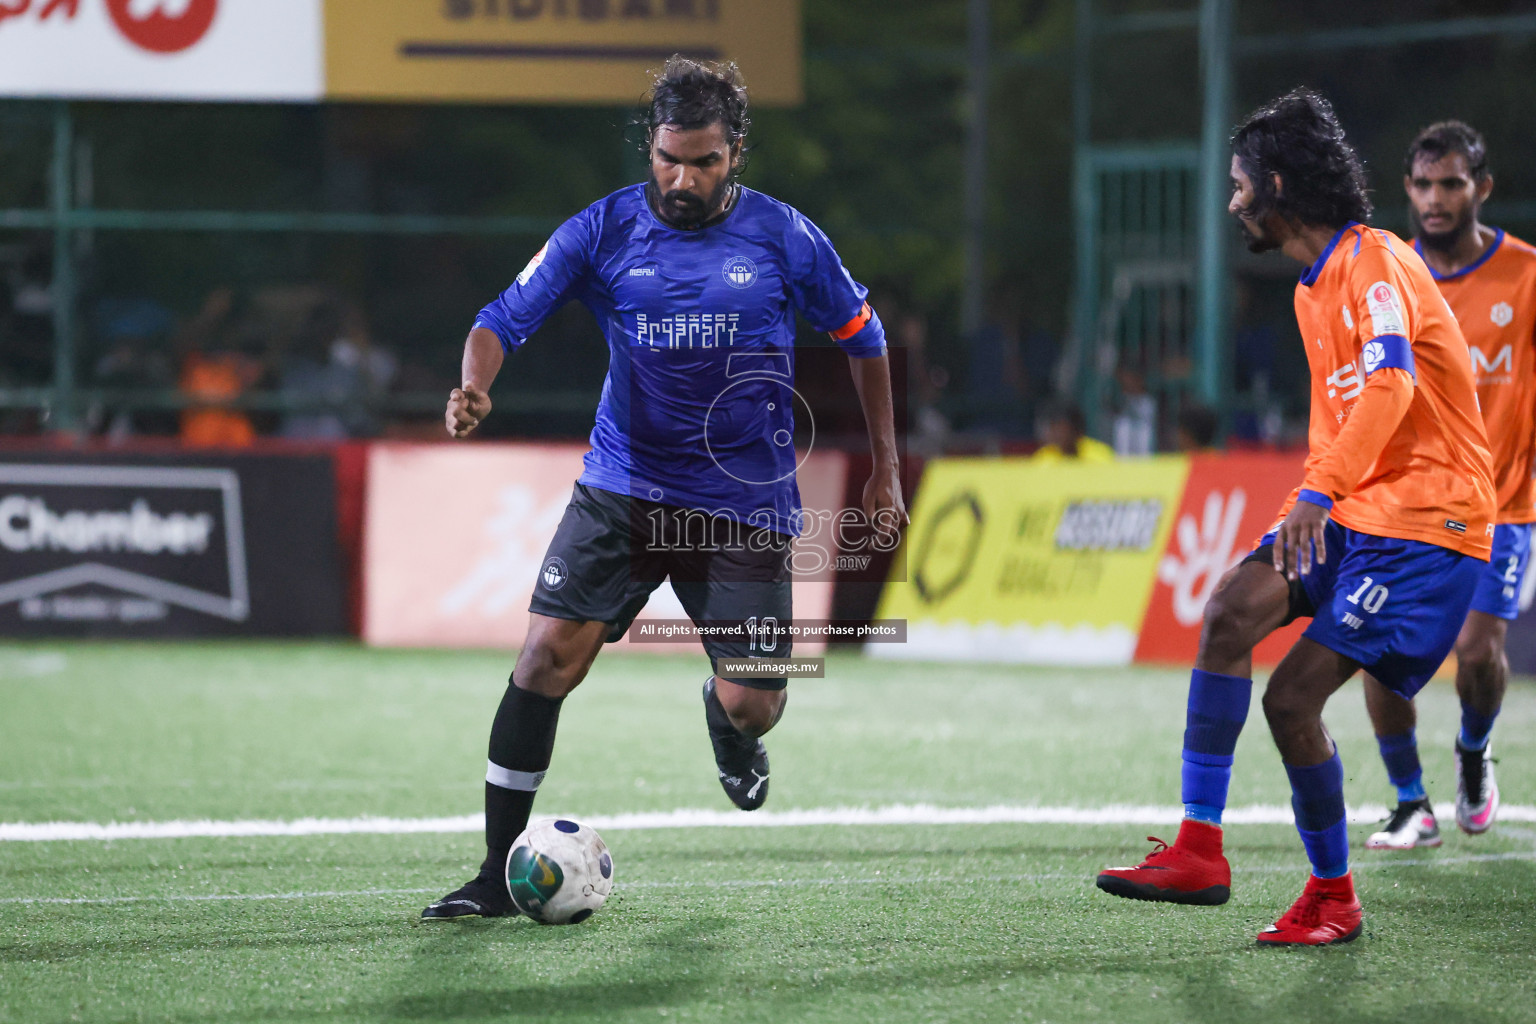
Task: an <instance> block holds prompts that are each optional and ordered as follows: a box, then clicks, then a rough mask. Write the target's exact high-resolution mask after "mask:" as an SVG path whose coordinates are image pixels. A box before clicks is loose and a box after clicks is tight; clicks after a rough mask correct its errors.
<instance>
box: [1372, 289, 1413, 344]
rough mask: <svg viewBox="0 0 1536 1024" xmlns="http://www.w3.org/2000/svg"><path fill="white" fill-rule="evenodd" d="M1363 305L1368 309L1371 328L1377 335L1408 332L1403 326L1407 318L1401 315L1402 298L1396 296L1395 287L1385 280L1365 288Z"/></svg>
mask: <svg viewBox="0 0 1536 1024" xmlns="http://www.w3.org/2000/svg"><path fill="white" fill-rule="evenodd" d="M1365 305H1366V308H1367V309H1368V310H1370V313H1371V329H1372V332H1373V333H1374V334H1375V335H1376V336H1377V337H1380V336H1381V335H1383V334H1401V335H1406V334H1407V333H1408V331H1407V328H1406V327H1404V324H1405V323H1406V322H1407V318H1406V317H1404V316H1403V303H1402V300H1401V299H1399V298H1398V295H1397V289H1396V288H1393V287H1392V286H1391V285H1389V284H1387V282H1385V281H1377V282H1376V283H1375V284H1373V285H1371V287H1370V288H1368V289H1367V290H1366V293H1365Z"/></svg>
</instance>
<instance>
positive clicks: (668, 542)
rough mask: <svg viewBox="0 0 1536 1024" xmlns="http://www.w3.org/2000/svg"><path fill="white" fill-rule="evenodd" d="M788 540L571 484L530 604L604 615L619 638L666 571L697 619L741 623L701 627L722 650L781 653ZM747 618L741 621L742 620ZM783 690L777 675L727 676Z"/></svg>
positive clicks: (581, 617) (567, 614)
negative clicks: (724, 629)
mask: <svg viewBox="0 0 1536 1024" xmlns="http://www.w3.org/2000/svg"><path fill="white" fill-rule="evenodd" d="M792 544H793V539H792V538H790V537H788V536H785V535H784V534H782V533H777V532H775V531H773V530H766V529H762V528H759V527H750V526H746V525H745V524H742V523H740V522H738V521H736V520H734V519H731V518H729V517H724V516H711V515H709V514H708V513H703V512H699V511H696V510H693V509H683V508H678V507H676V506H674V505H662V504H660V503H658V502H654V501H646V500H645V499H643V498H632V497H629V496H627V495H623V494H617V493H615V492H613V491H605V490H601V489H600V488H596V487H588V486H586V485H585V484H577V485H576V490H575V492H574V493H573V494H572V495H571V503H570V504H569V505H567V506H566V508H565V515H564V517H563V518H561V520H560V526H559V528H558V529H556V530H555V538H554V540H552V541H550V542H549V550H548V551H546V552H545V553H544V561H543V563H542V567H541V568H540V570H539V578H538V580H537V582H535V584H534V587H533V600H532V601H530V602H529V605H528V610H529V611H531V612H533V613H534V614H535V615H547V616H549V617H550V618H555V619H570V620H573V621H577V622H606V623H607V624H608V627H609V628H608V643H613V642H614V641H616V640H619V639H621V638H622V637H623V636H624V634H625V633H626V632H627V631H628V630H629V627H630V624H631V623H633V622H634V620H635V616H636V615H639V614H640V610H641V609H642V608H644V607H645V602H646V601H647V600H648V599H649V598H650V596H651V592H652V591H653V590H655V589H656V588H657V587H658V586H660V585H661V584H662V582H663V581H665V580H667V579H668V578H670V579H671V581H672V589H673V590H674V591H675V592H676V593H677V597H678V600H679V601H681V602H682V605H683V610H684V611H686V612H687V613H688V617H689V618H690V619H692V620H693V622H694V623H695V624H697V625H699V626H704V625H716V626H725V625H729V626H744V628H742V629H741V630H739V631H737V632H736V633H735V635H723V636H722V635H706V636H705V637H703V642H704V650H705V651H706V652H707V653H708V654H709V658H710V663H711V664H712V665H713V664H714V663H716V662H717V661H718V660H719V659H721V658H751V657H759V658H788V657H789V656H790V649H791V646H792V645H791V641H790V637H789V635H788V633H787V632H784V631H783V630H784V629H785V628H787V627H788V625H789V621H790V617H791V614H792V605H791V600H790V568H789V556H790V548H791V545H792ZM744 624H745V625H744ZM732 681H733V682H738V683H740V684H742V685H743V686H752V687H756V688H758V689H766V690H781V689H783V688H784V686H785V682H786V681H785V680H783V679H735V680H732Z"/></svg>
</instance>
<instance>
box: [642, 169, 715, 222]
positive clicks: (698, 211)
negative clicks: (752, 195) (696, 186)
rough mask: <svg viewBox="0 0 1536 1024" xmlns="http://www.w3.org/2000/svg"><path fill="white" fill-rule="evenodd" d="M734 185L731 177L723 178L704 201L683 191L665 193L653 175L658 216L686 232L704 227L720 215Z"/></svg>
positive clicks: (675, 190) (653, 192) (676, 190)
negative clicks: (712, 218)
mask: <svg viewBox="0 0 1536 1024" xmlns="http://www.w3.org/2000/svg"><path fill="white" fill-rule="evenodd" d="M732 184H733V182H732V181H731V179H730V178H729V177H725V178H721V179H720V184H718V185H716V186H715V188H714V191H713V192H711V193H710V194H709V197H708V198H707V199H703V198H700V197H699V196H697V195H695V194H694V193H692V192H684V191H683V190H681V189H674V190H672V191H671V192H663V191H662V190H661V185H660V184H659V183H658V182H657V181H656V175H655V174H654V173H653V174H652V175H651V192H652V194H653V195H654V196H655V197H656V213H657V215H658V216H660V217H661V219H662V220H664V221H666V222H667V223H668V224H669V225H671V226H672V227H674V228H681V229H682V230H684V231H692V230H694V229H696V228H700V227H703V226H704V222H705V221H707V220H709V219H710V218H711V217H713V216H715V215H716V214H717V213H719V212H720V210H721V208H722V207H724V206H725V199H726V196H727V195H729V194H730V190H731V186H732Z"/></svg>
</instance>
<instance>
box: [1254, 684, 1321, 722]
mask: <svg viewBox="0 0 1536 1024" xmlns="http://www.w3.org/2000/svg"><path fill="white" fill-rule="evenodd" d="M1263 705H1264V718H1265V719H1266V720H1267V721H1268V722H1269V724H1270V726H1271V727H1272V728H1273V727H1277V726H1278V727H1285V726H1289V725H1292V724H1296V723H1300V722H1302V721H1304V720H1305V719H1306V718H1307V716H1308V714H1309V713H1310V712H1309V709H1308V708H1307V707H1306V704H1305V702H1304V701H1302V700H1301V699H1300V696H1299V695H1298V694H1297V693H1295V692H1293V691H1292V690H1291V689H1289V688H1288V687H1285V686H1277V685H1275V681H1274V679H1273V678H1271V680H1270V682H1269V685H1268V686H1266V687H1265V688H1264V698H1263Z"/></svg>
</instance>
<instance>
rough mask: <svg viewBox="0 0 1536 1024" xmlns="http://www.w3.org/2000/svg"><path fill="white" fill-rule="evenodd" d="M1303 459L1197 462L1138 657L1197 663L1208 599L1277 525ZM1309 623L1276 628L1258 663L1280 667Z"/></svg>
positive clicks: (1257, 654)
mask: <svg viewBox="0 0 1536 1024" xmlns="http://www.w3.org/2000/svg"><path fill="white" fill-rule="evenodd" d="M1305 459H1306V456H1305V454H1304V453H1294V454H1262V455H1260V454H1252V455H1245V454H1237V455H1217V454H1211V455H1196V456H1194V457H1193V458H1192V459H1191V462H1190V469H1189V482H1188V483H1187V484H1186V485H1185V487H1184V501H1183V504H1182V505H1181V506H1180V508H1179V514H1178V519H1177V521H1176V522H1175V524H1174V528H1173V535H1172V536H1171V537H1170V538H1169V540H1168V547H1167V550H1166V551H1165V552H1164V553H1163V557H1162V561H1161V562H1160V563H1159V564H1158V568H1157V582H1156V583H1155V584H1154V585H1153V588H1152V603H1151V604H1150V605H1149V606H1148V608H1147V614H1146V617H1145V619H1143V621H1142V626H1141V637H1140V640H1139V641H1138V642H1137V645H1136V660H1137V661H1156V662H1172V663H1177V664H1181V665H1183V664H1193V662H1194V659H1195V654H1196V653H1197V651H1198V649H1199V646H1200V622H1201V616H1202V614H1203V613H1204V610H1205V603H1206V601H1207V600H1209V598H1210V596H1211V592H1212V591H1214V590H1215V589H1216V584H1217V583H1218V582H1219V581H1220V579H1221V577H1222V574H1223V573H1225V572H1226V571H1227V570H1228V569H1230V568H1231V567H1232V566H1234V565H1236V564H1237V563H1238V561H1239V560H1241V559H1242V558H1243V556H1244V555H1246V554H1247V553H1248V552H1249V551H1251V550H1252V549H1253V544H1254V541H1255V540H1257V539H1258V538H1259V537H1260V536H1261V535H1262V534H1263V533H1264V531H1266V530H1268V529H1269V528H1270V527H1271V526H1272V525H1274V522H1275V519H1276V517H1277V515H1278V513H1279V511H1280V506H1281V504H1282V503H1283V502H1284V501H1285V498H1286V496H1287V495H1288V494H1290V492H1291V489H1292V488H1294V487H1295V486H1296V485H1297V484H1298V483H1300V482H1301V475H1302V464H1303V463H1304V461H1305ZM1308 621H1310V620H1305V619H1304V620H1301V621H1299V622H1295V623H1292V624H1291V625H1289V626H1287V627H1285V628H1284V629H1281V630H1277V631H1276V632H1275V633H1273V634H1272V635H1271V636H1270V637H1269V638H1268V639H1266V640H1265V641H1264V642H1263V643H1261V644H1259V646H1258V647H1257V648H1256V649H1255V650H1254V652H1253V660H1254V662H1255V663H1256V664H1260V665H1275V664H1277V663H1278V662H1279V661H1280V659H1281V658H1282V657H1284V656H1285V652H1286V651H1288V650H1289V649H1290V647H1291V644H1293V643H1294V642H1295V641H1296V638H1297V637H1299V636H1300V635H1301V632H1302V630H1304V629H1305V628H1306V626H1307V622H1308Z"/></svg>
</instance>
